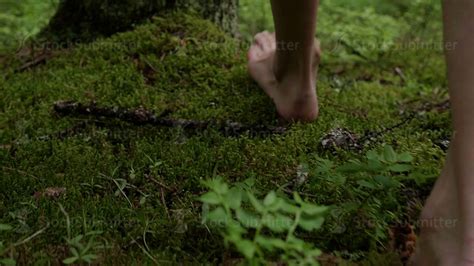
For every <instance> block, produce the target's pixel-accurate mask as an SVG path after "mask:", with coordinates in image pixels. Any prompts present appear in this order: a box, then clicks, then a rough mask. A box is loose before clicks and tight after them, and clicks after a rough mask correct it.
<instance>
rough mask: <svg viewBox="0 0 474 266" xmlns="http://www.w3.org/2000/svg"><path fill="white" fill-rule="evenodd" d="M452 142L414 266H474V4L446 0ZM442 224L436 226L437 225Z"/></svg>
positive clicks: (425, 217) (427, 211)
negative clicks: (452, 127)
mask: <svg viewBox="0 0 474 266" xmlns="http://www.w3.org/2000/svg"><path fill="white" fill-rule="evenodd" d="M443 9H444V11H443V12H444V25H445V26H444V35H445V42H446V44H447V45H446V47H447V48H446V60H447V65H448V84H449V89H450V97H451V105H452V112H453V120H454V130H455V133H454V137H453V141H452V144H451V149H450V152H449V154H448V159H447V161H446V166H445V169H444V171H443V174H442V175H441V177H440V179H439V180H438V182H437V184H436V185H435V188H434V190H433V192H432V194H431V196H430V198H429V199H428V201H427V203H426V206H425V208H424V210H423V213H422V217H421V219H420V220H421V222H422V225H423V223H425V225H424V226H422V232H421V235H420V241H419V246H418V249H417V255H416V257H415V260H414V263H415V264H416V265H422V266H424V265H443V266H444V265H460V266H468V265H474V163H473V162H474V35H473V34H472V32H474V19H473V18H474V1H472V0H443ZM435 221H438V222H435Z"/></svg>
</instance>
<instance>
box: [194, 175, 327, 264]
mask: <svg viewBox="0 0 474 266" xmlns="http://www.w3.org/2000/svg"><path fill="white" fill-rule="evenodd" d="M204 185H205V186H206V187H207V188H209V189H210V191H209V192H207V193H205V194H204V195H202V196H201V197H200V201H202V202H203V203H204V206H203V222H204V223H205V224H207V225H209V226H210V227H212V228H217V229H218V230H219V231H220V233H221V234H222V235H223V237H224V241H225V243H226V244H229V243H230V244H232V245H233V246H234V247H235V248H236V250H237V251H238V252H240V253H241V254H242V255H243V256H244V258H245V262H246V264H249V265H259V264H265V263H266V262H268V261H270V260H272V259H274V258H275V254H280V255H279V259H280V260H281V261H283V262H285V263H288V264H290V265H318V262H317V257H318V256H319V255H321V251H320V250H319V249H317V248H315V247H314V245H313V244H312V243H309V242H305V241H304V240H302V239H299V238H297V236H296V230H297V229H302V230H305V231H309V232H311V231H314V230H316V229H319V228H320V227H321V225H322V224H323V222H324V214H325V213H326V211H327V207H323V206H318V205H315V204H312V203H308V202H306V201H304V200H303V199H302V198H301V197H300V196H299V195H298V193H296V192H295V193H294V194H293V199H291V200H290V199H287V198H286V197H282V196H279V195H278V194H277V193H275V192H274V191H271V192H269V193H268V194H267V195H266V196H265V198H264V199H263V200H260V199H258V198H257V197H256V196H255V194H254V193H253V192H250V191H249V190H246V189H244V188H243V187H244V186H234V187H231V188H229V186H228V185H227V184H226V183H225V182H223V181H222V180H221V179H219V178H218V179H213V180H209V181H206V182H204Z"/></svg>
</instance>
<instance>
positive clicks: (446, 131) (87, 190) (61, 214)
mask: <svg viewBox="0 0 474 266" xmlns="http://www.w3.org/2000/svg"><path fill="white" fill-rule="evenodd" d="M324 9H326V10H327V11H328V12H329V11H330V12H332V13H331V14H332V15H331V17H330V18H329V17H326V18H324V17H323V18H321V23H320V25H321V26H320V27H321V28H322V29H321V30H320V32H319V37H320V38H321V39H322V42H323V48H324V51H325V53H324V56H323V60H322V64H321V68H320V74H319V81H318V94H319V99H320V109H321V114H320V117H319V119H318V120H317V121H316V122H314V123H310V124H298V123H297V124H291V125H290V124H282V123H281V122H279V120H278V118H277V115H276V112H275V110H274V107H273V105H272V102H271V100H269V99H268V98H267V97H266V96H265V95H264V93H263V92H262V90H261V89H259V88H258V86H257V85H256V84H255V83H254V82H253V81H252V80H251V79H250V78H249V76H248V74H247V71H246V62H245V60H246V49H247V46H246V45H244V44H243V43H241V42H239V41H236V40H234V39H231V38H230V37H228V36H226V35H225V34H224V33H222V32H220V31H219V30H218V29H216V28H215V27H214V26H213V25H211V24H210V23H208V22H206V21H202V20H200V19H196V18H194V17H192V16H189V15H184V14H177V15H176V14H175V15H170V16H169V17H164V18H156V19H154V20H153V21H152V22H150V23H148V24H145V25H142V26H138V27H137V28H136V29H135V30H133V31H130V32H125V33H119V34H116V35H114V36H112V37H110V38H104V39H101V40H97V41H95V42H93V43H88V44H82V45H79V46H77V47H74V48H68V49H60V50H59V49H54V50H49V51H48V52H46V53H43V52H42V49H39V48H40V47H36V49H31V48H24V49H22V50H21V51H19V52H18V53H16V54H14V55H10V56H2V57H0V62H1V63H2V67H1V68H2V75H1V77H0V88H1V89H0V114H1V115H0V168H1V171H0V224H1V225H2V227H3V228H4V229H6V228H7V227H6V226H5V225H10V226H11V228H9V229H11V230H1V228H0V242H2V243H3V246H2V245H0V259H1V258H13V259H15V260H16V261H17V263H18V264H29V263H31V262H32V261H36V262H38V263H39V264H44V263H47V262H51V263H53V264H58V263H60V262H61V261H63V260H64V259H66V258H68V257H71V256H72V255H73V254H71V251H70V247H71V246H73V244H71V239H73V238H74V237H75V236H80V235H82V238H81V239H78V238H77V239H76V241H77V242H80V243H82V244H84V245H86V244H87V243H90V249H89V251H88V254H92V255H97V258H95V260H94V262H95V263H107V264H113V265H118V264H131V263H132V262H134V263H135V264H145V263H152V262H159V263H160V264H174V263H176V262H183V261H184V262H187V263H189V264H194V263H219V262H223V261H224V262H225V260H226V258H228V257H232V256H235V253H232V252H231V251H229V249H227V248H225V247H224V245H223V240H222V238H221V237H220V236H219V235H218V234H216V233H214V232H213V230H212V228H211V229H209V228H207V227H206V226H204V225H203V224H202V223H201V204H200V203H199V201H198V200H197V197H198V196H199V195H201V194H202V193H203V192H205V191H206V190H205V188H204V187H203V185H202V181H203V180H206V179H210V178H213V177H216V176H221V177H223V178H224V179H225V180H226V181H228V182H229V183H234V182H239V181H243V180H245V179H247V178H253V179H255V181H256V184H255V188H256V190H258V191H260V192H261V193H266V192H268V191H270V190H276V191H278V192H279V193H282V194H286V193H291V192H292V191H298V192H299V193H300V194H301V195H303V196H304V197H305V198H307V199H308V200H309V201H312V202H316V203H318V204H321V205H327V206H330V207H331V211H330V212H329V214H328V215H327V217H326V222H325V224H324V226H323V228H322V229H321V230H319V231H317V232H315V233H311V234H306V235H305V239H306V241H310V242H312V243H314V244H315V245H316V246H317V247H319V248H321V249H322V250H323V251H324V252H325V254H326V256H325V257H326V258H328V257H329V258H330V259H331V260H333V259H334V260H343V261H345V262H347V263H352V262H353V263H358V264H362V265H400V264H401V263H402V261H403V260H404V259H406V256H407V254H406V252H408V253H410V251H409V250H408V251H407V250H405V249H410V247H405V244H404V243H401V242H403V241H401V242H400V239H398V238H399V236H398V233H397V230H398V229H400V228H402V229H407V228H410V227H411V226H413V228H414V229H415V231H416V229H417V226H416V224H417V223H416V219H417V216H418V214H419V211H420V209H421V207H422V205H423V201H424V199H425V198H426V196H427V195H428V193H429V191H430V188H431V186H432V184H433V182H434V179H435V178H436V177H437V175H438V174H439V171H440V168H441V165H442V163H443V159H444V156H445V153H446V149H447V145H448V144H449V139H450V135H451V133H450V132H451V129H450V113H449V102H448V101H447V100H448V96H447V88H446V82H445V74H444V72H445V67H444V61H443V55H442V49H441V47H440V46H439V45H440V42H441V41H440V34H431V35H426V36H423V37H424V38H421V37H420V38H415V36H412V35H408V34H407V32H409V30H408V28H407V27H409V25H405V24H403V25H402V23H399V22H397V21H395V20H394V19H393V18H391V17H389V16H383V15H378V14H375V13H373V12H368V13H367V14H362V15H361V14H358V15H357V17H355V16H356V15H355V13H350V12H349V11H342V10H339V9H337V8H335V9H330V8H329V7H325V6H324V5H323V7H322V10H324ZM338 12H339V13H338ZM341 20H342V21H341ZM336 21H337V22H339V21H341V23H350V24H351V26H350V27H349V28H337V27H336V26H332V25H333V24H334V23H335V22H336ZM375 21H376V22H377V23H374V22H375ZM367 25H376V26H375V27H374V28H372V29H368V28H367V27H368V26H367ZM417 25H421V24H417ZM436 25H438V26H437V27H439V24H436ZM425 26H426V25H425ZM438 29H439V28H438ZM336 33H337V34H336ZM420 36H422V35H420ZM362 44H363V45H362ZM374 45H375V46H374ZM374 48H377V49H374ZM373 50H376V51H377V52H373ZM33 51H34V52H33ZM64 101H73V102H77V103H81V104H83V105H90V106H89V107H87V106H86V108H84V110H82V112H79V111H78V109H77V108H76V109H74V108H73V109H74V110H68V111H64V109H61V108H60V107H64ZM58 103H59V105H58ZM55 104H56V106H55ZM102 107H103V108H105V109H100V108H102ZM107 108H109V109H107ZM117 108H127V109H129V110H131V111H130V112H129V113H127V114H126V115H123V113H122V115H118V114H117V113H120V110H121V109H117ZM149 112H153V113H154V114H155V115H156V116H154V117H151V116H150V113H149ZM105 113H106V114H107V115H106V116H104V114H105ZM150 120H153V121H154V122H153V121H152V122H153V123H149V124H146V123H145V122H150ZM182 120H187V122H186V121H185V122H183V121H182ZM209 121H211V122H209ZM203 122H209V123H203ZM183 125H184V126H183ZM387 145H390V146H391V147H393V148H394V150H395V151H396V152H397V153H398V154H405V155H406V153H404V152H408V153H409V154H410V155H411V156H412V157H413V161H411V160H410V163H411V167H410V168H407V169H403V170H400V171H395V170H394V171H388V172H384V173H383V174H384V175H387V176H388V177H389V178H393V179H394V180H395V179H396V181H397V185H396V186H385V184H384V183H383V182H382V181H380V180H378V179H377V177H378V176H380V175H379V174H378V173H371V172H365V171H363V170H362V169H359V170H356V171H352V172H347V171H345V172H343V171H339V170H337V167H336V166H339V165H343V164H345V163H346V162H355V163H356V164H357V163H359V164H360V162H364V161H365V160H366V153H367V152H369V151H371V150H375V151H380V152H384V151H385V152H387V147H388V146H387ZM388 151H390V149H388ZM369 157H370V156H369ZM355 160H358V161H359V162H357V161H355ZM397 228H398V229H397ZM67 239H69V241H67ZM394 243H395V244H394ZM408 245H410V244H408ZM336 258H337V259H336ZM326 263H329V262H326Z"/></svg>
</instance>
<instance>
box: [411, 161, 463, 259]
mask: <svg viewBox="0 0 474 266" xmlns="http://www.w3.org/2000/svg"><path fill="white" fill-rule="evenodd" d="M447 160H448V161H447V162H446V165H445V167H444V169H443V172H442V174H441V177H440V178H439V179H438V181H437V182H436V185H435V187H434V189H433V191H432V192H431V195H430V197H429V198H428V200H427V202H426V204H425V207H424V208H423V211H422V214H421V217H420V226H421V234H420V237H419V239H418V243H417V248H416V253H415V255H414V257H413V258H412V260H411V263H410V265H414V266H451V265H466V266H467V265H469V264H462V262H461V261H460V260H461V252H460V250H461V243H462V234H461V224H460V219H459V217H460V214H459V207H458V205H459V204H458V198H457V196H458V193H457V188H456V179H455V176H454V169H453V162H452V158H451V154H450V155H448V159H447ZM471 265H472V264H471Z"/></svg>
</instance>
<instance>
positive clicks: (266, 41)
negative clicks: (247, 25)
mask: <svg viewBox="0 0 474 266" xmlns="http://www.w3.org/2000/svg"><path fill="white" fill-rule="evenodd" d="M273 40H274V39H273V38H272V34H271V33H269V32H268V31H263V32H260V33H258V34H257V35H255V43H256V44H258V45H259V46H260V47H261V48H262V50H264V51H267V50H271V49H272V43H273Z"/></svg>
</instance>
